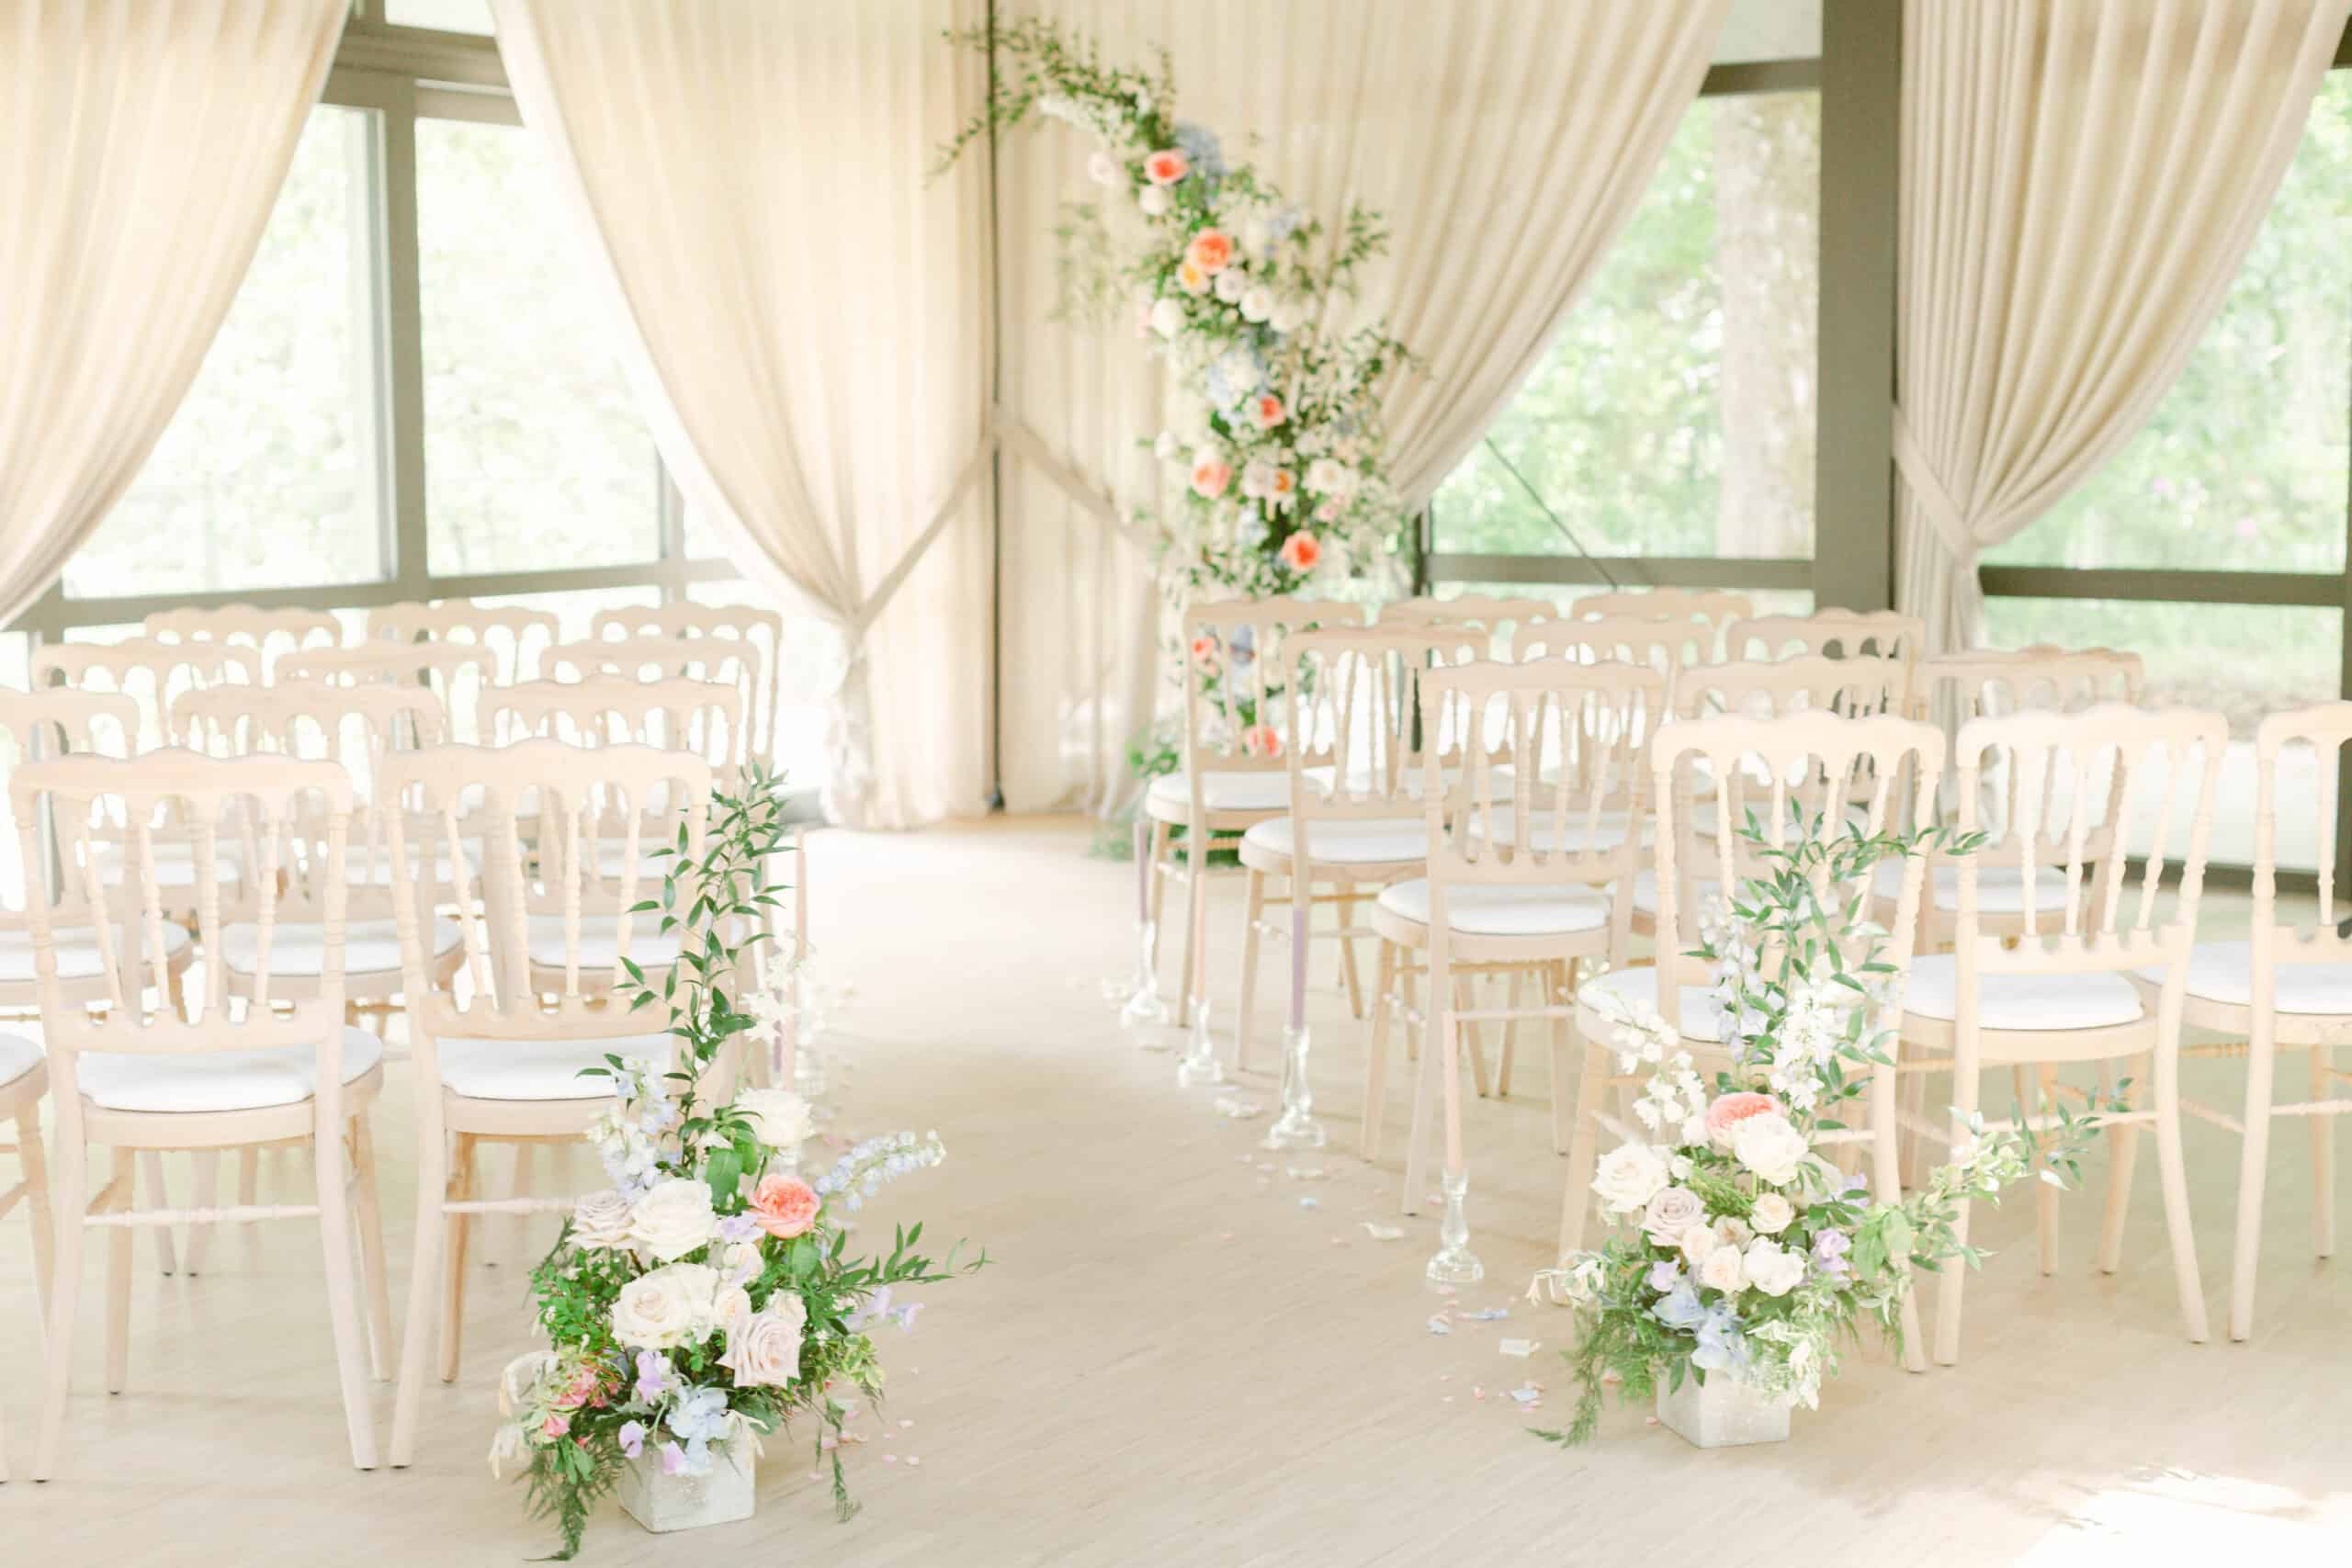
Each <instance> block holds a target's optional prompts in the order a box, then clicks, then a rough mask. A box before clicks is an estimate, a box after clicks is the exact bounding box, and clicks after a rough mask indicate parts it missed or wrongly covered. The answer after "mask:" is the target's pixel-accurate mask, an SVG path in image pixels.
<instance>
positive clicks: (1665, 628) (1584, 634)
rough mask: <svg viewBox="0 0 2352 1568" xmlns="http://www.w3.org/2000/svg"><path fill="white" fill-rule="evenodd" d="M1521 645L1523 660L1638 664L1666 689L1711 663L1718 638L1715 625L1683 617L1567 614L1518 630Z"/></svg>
mask: <svg viewBox="0 0 2352 1568" xmlns="http://www.w3.org/2000/svg"><path fill="white" fill-rule="evenodd" d="M1519 643H1520V646H1519V648H1518V649H1517V654H1518V657H1519V658H1520V659H1521V660H1537V659H1565V660H1569V661H1571V662H1573V663H1577V664H1596V663H1600V662H1601V661H1602V660H1613V661H1615V662H1617V663H1620V664H1639V665H1641V666H1643V667H1644V668H1645V669H1649V670H1655V671H1657V672H1658V673H1659V674H1661V675H1663V676H1665V677H1666V679H1667V683H1668V687H1669V689H1670V688H1671V687H1672V685H1673V682H1674V680H1675V677H1676V676H1678V675H1679V674H1680V673H1681V672H1682V671H1685V670H1689V669H1693V668H1695V667H1697V666H1699V665H1702V664H1713V663H1715V662H1716V661H1717V660H1718V659H1719V658H1720V654H1719V652H1718V649H1720V648H1721V646H1722V638H1721V636H1720V634H1719V632H1718V630H1717V629H1716V628H1715V627H1713V626H1708V625H1707V624H1706V623H1705V622H1703V621H1701V620H1697V619H1694V618H1692V617H1691V616H1687V615H1604V616H1585V617H1578V616H1573V615H1569V616H1559V617H1555V618H1554V619H1552V620H1548V621H1540V622H1536V623H1533V624H1532V625H1530V626H1524V627H1521V631H1520V635H1519Z"/></svg>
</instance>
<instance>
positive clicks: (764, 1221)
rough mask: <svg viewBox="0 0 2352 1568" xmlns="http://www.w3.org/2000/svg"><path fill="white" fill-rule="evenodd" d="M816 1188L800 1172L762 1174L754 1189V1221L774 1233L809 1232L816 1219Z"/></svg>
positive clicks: (788, 1234) (793, 1233)
mask: <svg viewBox="0 0 2352 1568" xmlns="http://www.w3.org/2000/svg"><path fill="white" fill-rule="evenodd" d="M819 1201H820V1200H819V1199H818V1197H817V1190H816V1189H815V1188H813V1187H811V1186H809V1184H808V1183H807V1182H805V1181H803V1180H801V1179H799V1178H798V1177H797V1176H785V1175H782V1174H775V1175H769V1176H763V1177H762V1178H760V1184H759V1185H758V1186H757V1187H755V1188H753V1189H752V1208H751V1215H752V1223H753V1224H757V1225H758V1226H759V1227H760V1228H761V1229H762V1230H763V1231H765V1232H767V1233H768V1235H773V1236H796V1235H806V1234H807V1233H808V1232H809V1229H810V1227H812V1226H814V1225H815V1224H816V1223H817V1207H818V1204H819Z"/></svg>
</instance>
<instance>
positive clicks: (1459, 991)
mask: <svg viewBox="0 0 2352 1568" xmlns="http://www.w3.org/2000/svg"><path fill="white" fill-rule="evenodd" d="M1453 1005H1454V1006H1455V1007H1457V1008H1459V1009H1462V1010H1464V1011H1467V1010H1470V1009H1472V1008H1475V1007H1476V1006H1477V1005H1478V976H1476V975H1469V974H1458V975H1456V976H1454V977H1453ZM1461 1041H1462V1048H1463V1052H1464V1055H1467V1056H1468V1057H1469V1058H1470V1076H1471V1077H1472V1078H1473V1079H1474V1080H1476V1083H1477V1085H1478V1098H1479V1099H1481V1100H1485V1099H1487V1098H1488V1097H1489V1096H1490V1095H1492V1094H1493V1093H1494V1091H1495V1086H1494V1084H1493V1083H1492V1082H1491V1081H1489V1080H1488V1078H1487V1051H1486V1032H1485V1031H1484V1030H1482V1029H1480V1028H1479V1027H1478V1026H1477V1025H1476V1024H1475V1023H1465V1024H1464V1025H1463V1026H1462V1029H1461Z"/></svg>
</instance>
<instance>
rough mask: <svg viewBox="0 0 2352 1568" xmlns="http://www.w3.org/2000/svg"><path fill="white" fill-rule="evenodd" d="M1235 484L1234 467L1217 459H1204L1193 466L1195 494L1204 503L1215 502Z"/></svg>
mask: <svg viewBox="0 0 2352 1568" xmlns="http://www.w3.org/2000/svg"><path fill="white" fill-rule="evenodd" d="M1232 482H1233V465H1232V464H1230V463H1227V462H1223V461H1221V460H1219V459H1217V458H1216V457H1204V458H1203V459H1202V460H1201V461H1199V462H1197V463H1195V464H1193V494H1194V495H1197V496H1199V497H1200V498H1201V499H1202V500H1203V501H1215V500H1216V498H1217V497H1218V496H1220V495H1223V494H1224V493H1225V487H1226V486H1227V485H1229V484H1231V483H1232Z"/></svg>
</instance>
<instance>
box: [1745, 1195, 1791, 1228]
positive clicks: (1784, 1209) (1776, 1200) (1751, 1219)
mask: <svg viewBox="0 0 2352 1568" xmlns="http://www.w3.org/2000/svg"><path fill="white" fill-rule="evenodd" d="M1796 1217H1797V1209H1796V1205H1795V1204H1793V1203H1792V1202H1790V1201H1788V1200H1787V1199H1786V1198H1783V1197H1781V1195H1780V1194H1779V1193H1778V1192H1767V1193H1765V1194H1764V1195H1763V1196H1762V1197H1760V1198H1758V1199H1757V1200H1756V1206H1755V1208H1753V1209H1751V1210H1749V1211H1748V1214H1747V1223H1748V1224H1752V1225H1754V1226H1755V1227H1756V1228H1757V1229H1758V1230H1759V1231H1761V1232H1763V1233H1764V1234H1765V1235H1780V1234H1781V1232H1782V1231H1784V1230H1786V1229H1788V1228H1789V1224H1790V1223H1791V1222H1792V1221H1793V1220H1794V1219H1795V1218H1796Z"/></svg>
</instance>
